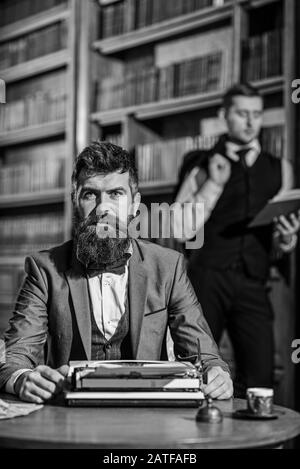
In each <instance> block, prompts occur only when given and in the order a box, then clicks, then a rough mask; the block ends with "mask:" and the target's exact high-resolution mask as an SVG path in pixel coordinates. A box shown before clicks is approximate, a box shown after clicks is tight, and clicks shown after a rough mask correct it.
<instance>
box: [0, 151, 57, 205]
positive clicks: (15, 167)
mask: <svg viewBox="0 0 300 469" xmlns="http://www.w3.org/2000/svg"><path fill="white" fill-rule="evenodd" d="M64 167H65V165H64V160H63V159H57V158H51V159H48V160H46V159H41V160H39V161H25V162H23V163H18V164H16V163H15V164H5V165H3V166H0V196H1V195H12V194H20V193H21V194H25V193H31V192H42V191H46V190H49V189H55V188H60V187H64V183H65V181H64Z"/></svg>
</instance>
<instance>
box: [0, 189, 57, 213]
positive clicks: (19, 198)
mask: <svg viewBox="0 0 300 469" xmlns="http://www.w3.org/2000/svg"><path fill="white" fill-rule="evenodd" d="M64 196H65V190H64V189H60V188H58V189H51V190H47V191H42V192H38V191H36V192H29V193H28V192H25V193H20V194H13V195H1V196H0V209H3V208H14V207H27V206H31V207H32V206H38V205H47V204H55V203H63V202H64Z"/></svg>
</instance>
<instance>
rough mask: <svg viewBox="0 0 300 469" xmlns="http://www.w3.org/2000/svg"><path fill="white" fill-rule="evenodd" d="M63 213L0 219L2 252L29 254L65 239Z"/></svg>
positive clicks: (0, 246) (0, 247)
mask: <svg viewBox="0 0 300 469" xmlns="http://www.w3.org/2000/svg"><path fill="white" fill-rule="evenodd" d="M63 235H64V219H63V215H61V214H45V215H41V214H38V215H26V216H24V215H18V216H14V217H2V218H1V219H0V252H1V254H2V255H3V254H7V255H9V254H19V255H21V254H27V253H30V252H33V251H36V250H40V249H45V248H47V247H49V246H54V245H56V244H59V243H61V242H62V241H63Z"/></svg>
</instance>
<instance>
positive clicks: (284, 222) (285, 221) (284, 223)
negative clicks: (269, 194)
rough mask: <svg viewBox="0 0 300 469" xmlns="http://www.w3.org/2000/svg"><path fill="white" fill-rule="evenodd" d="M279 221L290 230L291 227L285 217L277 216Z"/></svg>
mask: <svg viewBox="0 0 300 469" xmlns="http://www.w3.org/2000/svg"><path fill="white" fill-rule="evenodd" d="M279 222H280V223H281V224H282V226H284V227H285V228H286V229H287V230H289V231H290V230H292V229H293V227H292V225H291V223H290V222H289V221H288V220H287V218H286V217H285V216H284V215H280V217H279Z"/></svg>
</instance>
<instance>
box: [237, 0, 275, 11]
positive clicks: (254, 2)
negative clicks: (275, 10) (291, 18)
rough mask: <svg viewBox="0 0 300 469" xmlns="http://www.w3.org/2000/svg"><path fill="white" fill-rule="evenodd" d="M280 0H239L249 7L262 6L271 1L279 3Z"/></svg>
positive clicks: (241, 3)
mask: <svg viewBox="0 0 300 469" xmlns="http://www.w3.org/2000/svg"><path fill="white" fill-rule="evenodd" d="M279 1H280V0H238V3H239V4H240V5H245V7H246V8H247V9H251V8H261V7H263V6H265V5H268V4H270V3H277V2H279Z"/></svg>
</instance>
